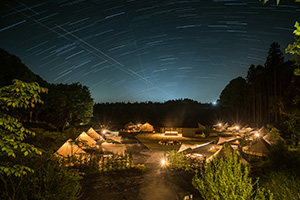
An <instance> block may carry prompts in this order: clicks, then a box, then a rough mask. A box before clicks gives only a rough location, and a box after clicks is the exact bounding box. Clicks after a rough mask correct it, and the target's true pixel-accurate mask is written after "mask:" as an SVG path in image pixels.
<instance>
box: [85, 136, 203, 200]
mask: <svg viewBox="0 0 300 200" xmlns="http://www.w3.org/2000/svg"><path fill="white" fill-rule="evenodd" d="M124 143H125V145H126V147H127V152H128V153H131V154H132V155H133V160H134V163H135V164H138V163H139V164H144V165H145V166H146V167H147V172H145V173H141V172H140V171H137V170H128V171H119V172H109V173H100V174H94V175H89V176H86V177H85V178H84V180H83V182H82V185H83V195H82V197H81V198H80V200H125V199H126V200H129V199H130V200H177V199H178V200H183V198H184V196H186V195H191V194H192V195H193V197H194V198H193V200H199V199H201V198H200V195H199V192H198V191H197V190H196V189H195V188H194V187H193V185H192V183H191V180H192V176H193V175H192V174H189V173H187V172H184V171H177V170H169V169H166V168H162V167H161V159H162V158H163V152H151V151H150V150H149V149H148V148H147V147H145V146H144V145H143V144H142V143H140V142H139V141H138V140H136V139H135V138H133V137H129V138H126V139H125V140H124Z"/></svg>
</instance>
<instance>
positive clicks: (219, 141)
mask: <svg viewBox="0 0 300 200" xmlns="http://www.w3.org/2000/svg"><path fill="white" fill-rule="evenodd" d="M236 140H238V138H236V137H219V140H218V143H217V145H222V144H224V143H226V142H232V141H236Z"/></svg>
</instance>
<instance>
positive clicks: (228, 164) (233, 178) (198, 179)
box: [193, 153, 272, 200]
mask: <svg viewBox="0 0 300 200" xmlns="http://www.w3.org/2000/svg"><path fill="white" fill-rule="evenodd" d="M249 173H250V168H249V166H246V165H243V164H242V163H241V161H240V159H239V158H238V156H237V155H236V154H235V153H231V154H230V155H229V156H226V157H224V158H216V159H214V160H213V161H212V162H210V163H208V164H207V166H206V167H205V168H202V169H200V171H199V173H196V175H195V176H194V178H193V185H194V186H195V188H196V189H197V190H198V191H199V192H200V194H201V195H202V197H203V198H204V199H227V200H230V199H245V200H249V199H272V194H271V193H270V192H268V191H265V189H262V188H260V187H259V185H258V180H256V181H255V182H253V181H252V178H251V177H249Z"/></svg>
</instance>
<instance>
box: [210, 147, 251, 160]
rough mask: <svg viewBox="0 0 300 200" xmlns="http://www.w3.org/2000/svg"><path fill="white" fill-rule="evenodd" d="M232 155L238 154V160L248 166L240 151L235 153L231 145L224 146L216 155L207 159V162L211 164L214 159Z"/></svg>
mask: <svg viewBox="0 0 300 200" xmlns="http://www.w3.org/2000/svg"><path fill="white" fill-rule="evenodd" d="M232 153H236V154H238V158H239V159H240V160H241V162H242V163H243V164H248V162H247V161H246V160H245V159H244V158H243V157H241V155H240V154H239V153H238V151H235V150H234V149H233V148H232V147H231V145H230V144H223V146H222V147H221V149H219V150H218V151H217V152H216V153H215V154H214V155H212V156H211V157H209V158H207V159H206V162H211V161H212V160H213V159H214V158H224V157H227V156H229V155H230V154H232Z"/></svg>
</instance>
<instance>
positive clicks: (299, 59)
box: [285, 22, 300, 76]
mask: <svg viewBox="0 0 300 200" xmlns="http://www.w3.org/2000/svg"><path fill="white" fill-rule="evenodd" d="M295 28H296V30H294V32H293V33H294V34H295V42H294V43H293V44H289V46H288V47H287V48H286V49H285V52H286V53H291V54H294V55H295V58H296V65H297V66H300V26H299V23H298V22H296V23H295ZM295 75H296V76H300V69H299V68H298V69H296V70H295Z"/></svg>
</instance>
